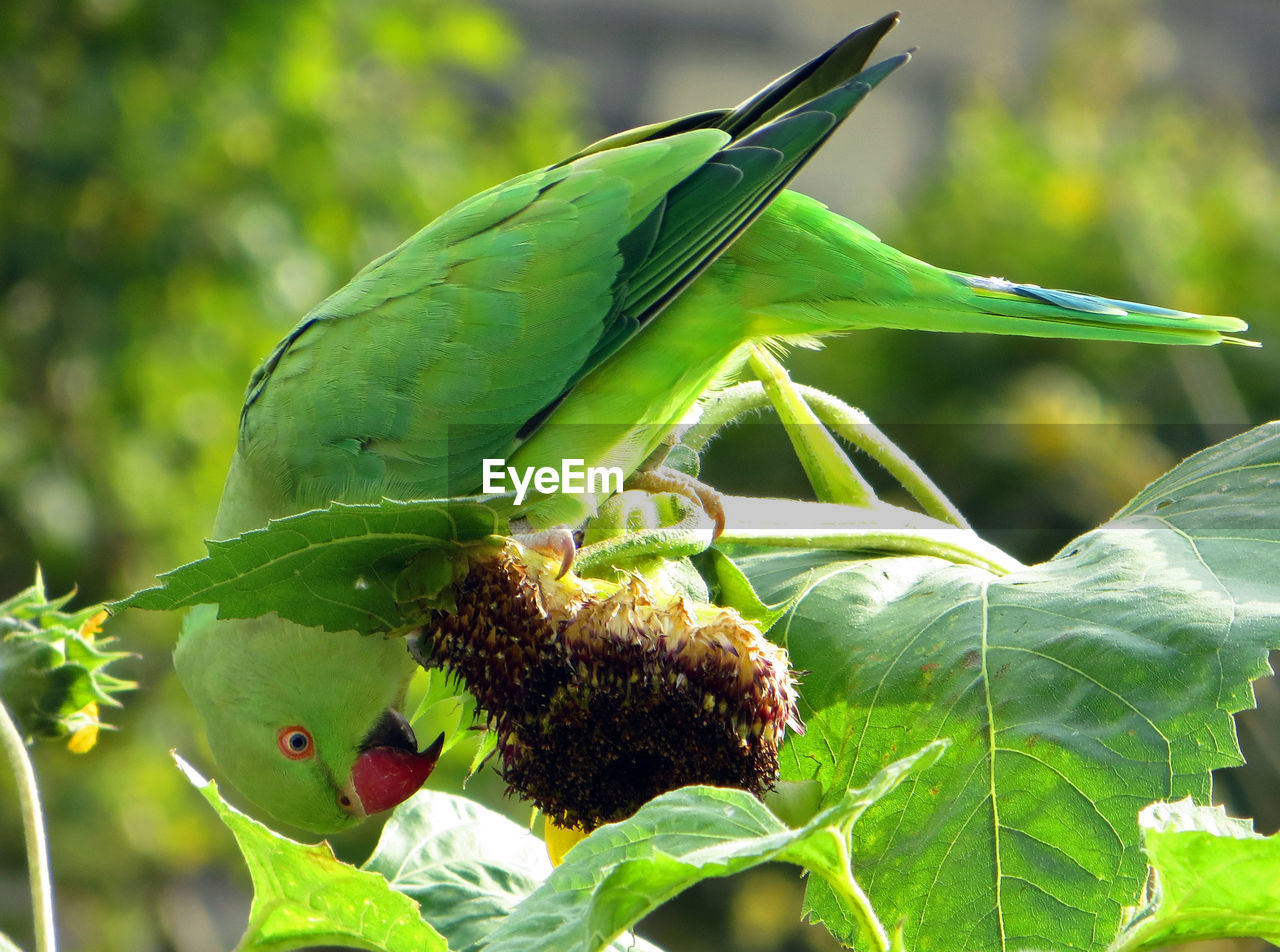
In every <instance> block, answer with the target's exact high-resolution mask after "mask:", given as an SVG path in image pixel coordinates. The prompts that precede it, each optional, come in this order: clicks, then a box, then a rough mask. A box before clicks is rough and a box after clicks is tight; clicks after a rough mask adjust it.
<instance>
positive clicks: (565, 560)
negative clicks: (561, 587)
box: [511, 520, 578, 578]
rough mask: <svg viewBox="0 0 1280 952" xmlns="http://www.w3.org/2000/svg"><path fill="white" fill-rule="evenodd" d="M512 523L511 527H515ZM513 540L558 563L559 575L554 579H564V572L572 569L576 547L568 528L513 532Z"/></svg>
mask: <svg viewBox="0 0 1280 952" xmlns="http://www.w3.org/2000/svg"><path fill="white" fill-rule="evenodd" d="M518 522H519V520H517V522H516V523H512V525H513V527H515V526H516V525H517V523H518ZM511 538H513V539H515V540H516V541H517V542H519V543H520V544H521V545H522V546H524V547H525V548H526V549H533V551H535V552H538V553H541V554H542V555H545V556H546V557H547V558H549V559H553V560H555V561H558V562H559V563H560V574H559V575H557V576H556V578H564V575H565V573H566V572H568V571H569V569H570V568H572V567H573V557H574V556H575V555H577V554H578V546H577V544H576V543H575V542H574V540H573V532H572V531H570V529H569V527H568V526H552V527H551V528H550V529H543V530H542V531H541V532H513V533H512V534H511Z"/></svg>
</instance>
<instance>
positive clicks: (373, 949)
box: [174, 755, 448, 952]
mask: <svg viewBox="0 0 1280 952" xmlns="http://www.w3.org/2000/svg"><path fill="white" fill-rule="evenodd" d="M174 759H175V760H177V762H178V766H179V767H181V768H182V771H183V772H184V773H185V774H186V775H187V777H188V779H189V780H190V781H191V782H192V783H193V784H195V785H196V787H198V788H199V789H200V792H201V793H202V794H204V797H205V799H206V800H208V801H209V803H210V804H212V806H213V808H214V810H216V811H217V813H218V816H219V817H220V818H221V820H222V822H223V823H225V824H226V825H227V827H228V829H230V830H231V832H232V833H233V834H234V835H235V838H236V842H237V843H238V844H239V846H240V852H241V853H242V854H243V855H244V859H245V863H246V864H247V865H248V867H249V875H250V876H251V877H252V879H253V905H252V906H251V907H250V910H249V923H248V925H247V926H246V927H245V933H244V936H242V937H241V939H240V942H239V944H238V945H237V946H236V950H237V952H288V950H290V949H308V948H311V947H313V946H317V945H341V946H343V947H344V948H352V949H367V950H370V952H447V948H448V947H447V946H446V944H445V940H444V937H443V936H441V935H440V934H439V933H438V932H436V931H435V930H434V929H433V928H431V926H429V925H427V924H426V923H425V922H424V921H423V920H422V917H421V916H420V915H419V913H418V906H417V904H416V903H415V902H414V901H413V900H412V899H410V898H409V897H407V896H405V895H403V894H401V893H398V892H395V891H394V890H392V889H391V888H390V887H389V886H388V885H387V881H386V880H385V879H383V878H382V877H381V876H379V875H377V874H376V873H370V872H366V871H364V870H360V869H356V868H355V867H354V866H348V865H347V864H346V863H341V862H339V861H338V860H337V859H335V858H334V855H333V851H332V850H331V849H330V848H329V845H328V844H327V843H321V844H319V845H317V846H307V845H305V844H303V843H295V842H294V841H293V840H290V839H287V838H286V837H283V836H281V835H280V834H278V833H273V832H272V831H271V830H269V829H267V828H266V827H265V826H263V825H262V824H261V823H259V822H258V821H257V820H253V819H250V818H249V817H247V816H245V815H244V814H243V813H241V812H240V811H238V810H236V809H234V808H233V807H231V806H229V805H227V803H226V802H225V801H224V800H223V799H222V797H221V795H219V793H218V787H217V784H215V783H214V782H213V781H212V780H205V779H204V778H203V777H202V776H200V774H198V773H197V772H196V771H195V769H194V768H192V767H191V766H190V765H189V764H187V763H186V762H185V761H184V760H182V758H181V757H177V756H176V755H175V758H174Z"/></svg>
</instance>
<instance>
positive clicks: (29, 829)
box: [0, 701, 56, 952]
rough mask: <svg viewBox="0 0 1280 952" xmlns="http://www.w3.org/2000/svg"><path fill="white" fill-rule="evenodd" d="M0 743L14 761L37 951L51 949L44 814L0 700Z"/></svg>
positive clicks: (13, 726)
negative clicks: (24, 837)
mask: <svg viewBox="0 0 1280 952" xmlns="http://www.w3.org/2000/svg"><path fill="white" fill-rule="evenodd" d="M0 747H3V748H4V752H5V755H6V756H7V757H8V758H9V763H10V764H12V765H13V778H14V782H15V784H16V786H17V788H18V808H19V810H21V812H22V829H23V832H24V833H25V834H26V840H27V870H28V873H29V874H30V878H31V906H32V910H33V912H34V914H35V931H36V950H37V952H54V949H55V948H56V942H55V939H54V931H53V880H52V878H51V876H50V874H49V853H48V846H47V844H46V841H45V835H44V816H43V814H42V813H41V810H40V788H39V787H38V786H36V772H35V769H34V768H33V767H32V765H31V758H30V757H29V756H28V754H27V746H26V744H24V743H23V742H22V735H21V734H20V733H18V726H17V725H16V724H15V723H14V722H13V718H12V717H11V716H10V714H9V710H8V708H6V707H5V706H4V702H3V701H0Z"/></svg>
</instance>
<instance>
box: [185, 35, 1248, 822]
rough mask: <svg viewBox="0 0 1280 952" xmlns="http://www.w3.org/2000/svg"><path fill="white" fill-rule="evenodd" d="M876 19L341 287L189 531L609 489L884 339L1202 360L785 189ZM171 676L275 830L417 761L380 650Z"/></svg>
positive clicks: (288, 651)
mask: <svg viewBox="0 0 1280 952" xmlns="http://www.w3.org/2000/svg"><path fill="white" fill-rule="evenodd" d="M895 22H896V17H895V16H888V17H885V18H883V19H881V20H880V21H878V22H877V23H874V24H872V25H870V26H868V27H865V28H863V29H861V30H858V31H856V32H854V33H853V34H851V35H850V36H848V37H846V38H845V39H843V40H841V41H840V42H839V43H837V44H836V45H835V46H833V47H832V48H831V49H830V50H828V51H827V52H825V53H823V54H822V55H821V56H819V57H817V58H816V59H814V60H812V61H810V62H808V63H806V64H804V65H803V66H801V67H799V68H798V69H796V70H794V71H793V72H791V73H789V74H787V75H786V76H784V77H782V78H781V79H779V80H777V81H776V82H774V83H773V84H771V85H770V86H768V87H767V88H765V89H764V90H763V91H761V92H760V93H757V94H756V95H755V96H753V97H752V98H750V99H748V100H747V101H746V102H744V103H742V104H741V105H739V106H737V107H735V108H732V109H718V110H712V111H709V112H704V113H699V114H697V115H693V116H688V117H685V118H682V119H676V120H673V121H670V122H665V123H659V124H655V125H651V126H646V127H643V128H639V129H635V130H631V131H629V132H624V133H621V134H620V135H616V136H613V137H611V138H609V139H605V140H603V141H601V142H598V143H596V144H594V145H592V146H589V147H588V148H586V149H584V150H583V151H582V152H580V153H578V154H577V155H574V156H572V157H570V158H568V159H565V160H564V161H561V162H557V163H556V164H554V165H550V166H548V167H546V168H543V169H539V170H537V171H534V172H530V173H528V174H525V175H522V176H519V177H517V178H515V179H512V180H511V181H509V182H505V183H503V184H501V185H498V186H496V187H494V188H492V189H489V190H488V191H486V192H483V193H481V194H479V195H476V196H474V197H473V198H470V199H468V200H466V201H464V202H463V203H461V204H460V205H458V206H456V207H455V208H453V209H452V210H450V211H448V212H446V213H445V214H444V215H442V216H440V217H439V218H438V219H436V220H435V221H434V222H432V223H431V224H429V225H428V226H426V227H425V228H423V229H422V230H421V231H420V232H418V233H417V234H416V235H414V236H413V237H411V238H409V239H408V240H407V241H406V242H404V244H402V245H401V246H400V247H398V248H396V249H395V250H393V251H391V252H389V253H387V254H386V255H384V256H383V257H381V258H379V259H378V260H376V261H374V262H372V263H371V264H370V265H368V266H367V267H366V268H365V269H364V270H362V271H361V272H360V273H359V274H357V275H356V276H355V277H354V278H353V279H352V280H351V282H350V283H349V284H348V285H347V286H346V287H344V288H342V289H341V290H340V291H338V292H337V293H335V294H334V295H332V296H331V297H329V298H328V299H326V300H325V301H323V302H321V303H320V304H319V305H318V306H317V307H316V308H315V309H314V310H313V311H312V312H311V313H310V314H308V315H307V316H306V317H305V318H304V319H303V320H302V321H301V322H300V323H299V324H298V325H297V326H296V327H295V328H294V329H293V330H292V331H291V332H290V333H289V335H288V336H287V337H285V339H284V340H283V341H281V342H280V344H279V345H278V346H277V347H276V348H275V350H274V351H273V352H272V353H271V354H270V355H269V356H268V357H267V359H266V360H265V361H264V362H263V364H262V365H261V366H260V367H259V368H258V370H257V371H256V372H255V373H254V374H253V377H252V379H251V380H250V382H249V387H248V392H247V395H246V398H245V404H244V410H243V412H242V416H241V424H240V433H239V441H238V444H237V446H236V450H235V455H234V457H233V459H232V463H231V469H230V473H229V475H228V478H227V483H226V487H225V490H224V494H223V497H222V501H221V505H220V507H219V510H218V515H217V519H216V522H215V525H214V530H213V534H214V536H215V537H217V538H227V537H231V536H234V535H237V534H239V533H242V532H244V531H247V530H250V529H255V528H258V527H260V526H263V525H265V524H266V523H267V521H268V520H270V519H272V518H276V517H279V516H284V515H288V514H292V513H296V512H301V511H304V510H307V509H312V508H317V507H322V506H325V505H327V504H329V503H330V502H331V501H334V500H339V501H343V502H348V503H358V502H376V501H378V500H379V499H381V498H383V497H390V498H397V499H415V498H433V497H442V496H452V495H459V494H464V493H471V492H475V491H478V490H479V488H480V486H481V472H482V461H483V460H484V459H486V458H500V459H506V460H508V461H509V462H510V463H511V464H512V465H515V466H517V467H528V466H558V465H559V463H560V461H561V460H562V459H565V458H573V459H583V460H585V461H586V463H587V464H588V465H606V464H607V465H615V466H618V467H620V468H622V469H623V470H625V471H626V472H631V471H633V470H635V469H636V468H637V466H639V465H640V464H641V463H642V462H643V461H644V460H646V458H648V457H649V456H650V454H651V453H652V452H653V451H654V450H655V448H656V447H657V446H658V445H659V443H660V441H661V440H662V439H663V437H664V436H665V435H666V434H667V433H668V432H669V431H670V430H671V429H672V427H673V426H674V425H675V424H677V423H678V422H679V421H680V420H681V418H682V417H684V416H685V415H686V413H687V412H688V411H689V410H690V408H691V407H692V406H693V405H694V404H695V402H696V401H697V400H698V398H699V396H700V395H701V394H703V393H704V392H705V391H706V390H707V388H708V387H709V386H710V385H711V384H712V383H713V382H715V381H717V380H722V379H724V378H725V377H726V375H728V374H731V373H732V371H733V370H734V369H735V368H736V367H737V366H738V365H740V364H741V363H742V362H743V361H744V360H745V357H746V355H747V353H748V351H749V348H750V346H751V345H752V344H755V343H760V342H782V343H785V342H788V341H812V340H814V339H815V338H820V337H823V336H826V335H830V334H835V333H838V332H842V331H848V330H852V329H856V328H863V327H890V328H903V329H911V330H931V331H972V332H987V333H1000V334H1018V335H1028V336H1041V337H1064V338H1081V339H1095V340H1123V341H1144V342H1152V343H1181V344H1215V343H1218V342H1220V341H1223V340H1229V339H1231V338H1230V337H1229V336H1228V335H1231V334H1233V333H1235V332H1238V331H1241V330H1243V329H1245V325H1244V324H1243V323H1242V322H1241V321H1239V320H1237V319H1235V318H1231V317H1215V316H1201V315H1196V314H1188V313H1182V312H1178V311H1172V310H1167V309H1164V308H1158V307H1149V306H1146V305H1141V304H1132V303H1128V302H1123V301H1115V300H1110V299H1106V298H1099V297H1093V296H1090V295H1085V294H1078V293H1074V292H1068V291H1056V290H1048V289H1042V288H1039V287H1036V286H1032V285H1020V284H1013V283H1010V282H1007V281H1004V280H1001V279H996V278H982V277H975V276H971V275H966V274H960V273H957V272H953V271H947V270H943V269H940V268H935V267H933V266H931V265H928V264H925V263H924V262H921V261H918V260H916V259H913V258H911V257H909V256H907V255H905V254H903V253H901V252H899V251H896V250H894V249H893V248H890V247H888V246H886V245H884V244H883V243H881V242H880V241H879V240H878V239H877V238H876V237H875V236H874V235H872V234H871V233H869V232H868V231H867V230H865V229H864V228H862V227H861V226H859V225H857V224H855V223H853V222H851V221H848V220H846V219H844V218H842V217H840V216H839V215H836V214H834V213H832V212H830V211H829V210H828V209H827V208H825V207H824V206H823V205H821V204H819V203H818V202H816V201H814V200H812V199H809V198H806V197H805V196H803V195H800V194H797V193H795V192H791V191H787V190H786V189H785V186H786V185H787V183H788V182H789V181H790V180H791V178H792V177H793V176H794V175H795V174H796V172H797V171H798V170H799V169H800V167H801V166H802V165H803V164H804V162H805V161H806V160H807V159H808V158H809V156H810V155H812V154H813V153H814V152H815V151H816V150H817V149H818V148H819V147H821V146H822V144H823V143H824V142H826V140H827V138H828V137H829V136H830V135H831V133H832V132H833V131H834V130H835V128H836V127H837V126H838V125H839V124H840V123H841V122H842V121H843V120H844V119H845V118H846V117H847V116H848V114H849V113H850V112H851V111H852V110H853V108H854V107H855V106H856V105H857V104H858V103H859V102H860V101H861V100H862V98H863V97H864V96H866V95H867V93H868V92H869V91H870V90H871V89H873V88H874V87H875V86H876V85H877V84H878V83H880V82H881V81H882V80H883V79H884V78H885V77H887V76H888V75H889V74H890V73H892V72H893V71H894V70H895V69H897V68H898V67H899V66H901V65H902V64H903V63H905V62H906V61H907V59H908V56H907V54H903V55H899V56H895V57H892V58H890V59H887V60H884V61H883V62H881V63H879V64H877V65H874V66H871V67H869V68H867V67H866V61H867V59H868V57H869V56H870V54H871V51H872V50H873V48H874V47H875V45H876V44H877V42H878V41H879V40H880V39H881V38H882V37H883V36H884V34H885V33H886V32H887V31H888V30H889V29H890V28H891V27H892V26H893V25H894V23H895ZM565 511H569V512H575V510H574V509H573V508H572V507H570V508H569V509H568V510H565V509H555V508H554V507H553V508H551V509H550V510H548V512H549V513H551V514H550V515H547V514H544V515H543V516H542V517H541V521H542V522H544V523H545V522H548V521H551V520H552V519H553V518H554V517H557V516H560V515H562V514H563V513H564V512H565ZM581 514H582V513H581V511H580V510H579V511H576V512H575V515H581ZM534 517H535V519H534V521H535V524H536V523H537V522H538V521H539V519H538V511H537V510H536V509H535V511H534ZM317 597H323V593H317ZM176 665H177V669H178V673H179V675H180V676H181V678H182V680H183V682H184V684H185V685H186V687H187V689H188V691H189V693H190V694H191V696H192V698H193V700H194V701H195V703H196V705H197V706H198V707H199V709H200V711H201V713H202V715H203V716H204V719H205V721H206V724H207V726H208V729H209V736H210V741H211V745H212V747H213V749H214V753H215V756H216V757H217V759H218V761H219V763H220V764H221V766H222V768H223V769H224V771H225V772H226V773H227V775H228V776H229V777H230V779H231V780H232V782H233V783H234V784H235V785H236V786H237V787H238V788H239V789H240V790H241V792H242V793H244V794H245V795H246V796H247V797H249V798H250V799H251V800H253V801H255V802H256V803H257V804H258V805H259V806H261V807H263V808H265V809H266V810H268V811H269V812H271V813H272V814H274V815H275V816H276V817H278V818H279V819H282V820H285V821H287V822H289V823H291V824H294V825H296V826H300V827H304V828H308V829H312V830H316V831H319V832H326V831H331V830H336V829H340V828H342V827H343V826H346V825H348V824H350V823H354V822H356V821H357V820H359V819H360V818H361V817H363V816H364V815H365V814H366V813H371V812H374V811H376V810H378V809H384V808H386V807H388V806H390V805H392V804H393V803H395V802H399V800H402V799H404V798H405V797H407V796H408V795H409V794H410V793H412V792H413V790H414V789H416V788H417V786H418V785H420V784H421V782H422V780H423V779H425V776H426V773H427V772H429V770H430V767H431V764H432V763H433V762H434V758H435V752H434V751H428V752H426V753H424V754H418V753H417V752H416V750H415V749H414V746H413V741H412V734H411V732H409V731H408V730H407V726H406V725H405V724H404V721H403V718H402V717H401V716H400V715H398V714H397V713H396V711H397V709H398V707H399V705H400V704H401V703H402V698H403V694H404V690H405V685H406V684H407V681H408V678H409V676H410V674H411V672H412V670H413V664H412V662H411V661H410V659H409V657H408V656H407V654H406V652H405V651H404V649H403V646H402V645H401V644H400V643H399V642H398V640H394V639H387V638H381V637H361V636H358V635H356V634H354V633H345V634H333V633H325V632H321V631H319V630H313V629H307V628H302V627H301V626H298V625H294V624H292V623H289V622H286V621H283V620H281V619H279V618H276V617H275V616H269V617H267V618H264V619H258V620H255V621H238V620H215V617H214V610H213V608H212V607H210V606H205V607H202V608H201V609H197V610H196V611H195V612H193V613H192V614H191V616H189V619H188V623H187V625H186V626H185V629H184V634H183V636H182V638H181V640H180V642H179V645H178V648H177V651H176Z"/></svg>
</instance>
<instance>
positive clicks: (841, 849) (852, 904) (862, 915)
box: [822, 830, 891, 952]
mask: <svg viewBox="0 0 1280 952" xmlns="http://www.w3.org/2000/svg"><path fill="white" fill-rule="evenodd" d="M830 833H831V837H832V839H833V840H834V841H835V844H836V852H837V855H838V856H839V857H840V862H841V866H842V867H843V871H844V875H843V876H833V875H828V874H825V873H824V874H823V877H822V878H823V879H825V880H826V881H827V882H828V883H829V884H830V885H831V888H832V889H834V890H835V891H836V892H837V893H839V894H840V896H841V897H843V898H844V899H845V900H846V901H847V903H848V909H849V912H851V913H852V914H853V918H854V920H855V921H856V922H857V923H858V925H859V927H860V929H861V932H862V934H863V935H865V936H866V937H867V938H868V939H870V940H871V942H872V948H873V949H874V950H875V952H889V950H890V948H891V945H890V942H889V933H888V931H887V930H886V929H885V927H884V923H882V922H881V921H880V918H879V917H878V916H877V915H876V912H875V910H874V909H873V908H872V907H871V900H870V899H868V898H867V894H866V893H865V892H863V891H862V887H861V886H859V885H858V881H857V880H856V879H855V878H854V876H853V863H852V861H851V860H850V857H849V845H848V842H847V841H846V839H845V837H844V836H843V835H842V834H841V833H838V832H836V831H835V830H831V831H830Z"/></svg>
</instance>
